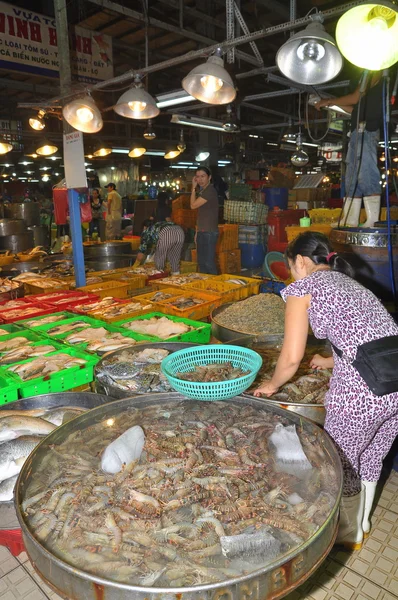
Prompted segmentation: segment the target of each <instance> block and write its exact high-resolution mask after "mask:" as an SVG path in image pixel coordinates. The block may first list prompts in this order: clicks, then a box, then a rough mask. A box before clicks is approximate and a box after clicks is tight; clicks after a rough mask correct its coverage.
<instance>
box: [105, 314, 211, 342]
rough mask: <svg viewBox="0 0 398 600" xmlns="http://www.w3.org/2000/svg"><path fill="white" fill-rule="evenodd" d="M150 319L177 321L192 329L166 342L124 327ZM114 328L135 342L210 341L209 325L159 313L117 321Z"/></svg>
mask: <svg viewBox="0 0 398 600" xmlns="http://www.w3.org/2000/svg"><path fill="white" fill-rule="evenodd" d="M151 317H167V318H168V319H170V321H177V322H179V323H185V324H186V325H190V326H191V327H193V328H194V329H192V330H191V331H187V333H181V334H180V335H174V336H172V337H170V338H167V339H166V340H163V339H161V338H158V337H156V336H154V335H144V334H141V333H136V332H135V331H132V330H131V329H128V328H127V327H126V324H128V323H131V322H132V321H139V320H143V319H150V318H151ZM114 328H115V329H117V331H119V332H120V333H124V334H127V335H128V336H129V337H132V338H133V339H134V340H136V341H137V342H193V343H196V344H207V343H208V342H209V340H210V335H211V324H210V323H202V322H201V321H192V320H191V319H184V318H183V317H173V316H171V315H165V314H163V313H160V312H153V313H148V314H146V315H142V316H140V317H133V318H132V319H125V320H123V321H117V323H115V324H114Z"/></svg>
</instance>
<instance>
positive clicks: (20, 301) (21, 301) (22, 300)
mask: <svg viewBox="0 0 398 600" xmlns="http://www.w3.org/2000/svg"><path fill="white" fill-rule="evenodd" d="M11 302H13V303H18V306H22V307H23V306H25V305H26V304H30V301H29V300H28V298H16V299H15V300H4V302H0V310H8V308H4V306H6V305H7V304H9V303H11Z"/></svg>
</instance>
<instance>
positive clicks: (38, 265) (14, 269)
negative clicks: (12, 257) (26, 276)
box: [0, 261, 48, 277]
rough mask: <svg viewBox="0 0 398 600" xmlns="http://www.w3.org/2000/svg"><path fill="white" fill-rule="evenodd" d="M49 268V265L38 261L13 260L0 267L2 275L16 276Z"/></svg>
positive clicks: (0, 274) (0, 275)
mask: <svg viewBox="0 0 398 600" xmlns="http://www.w3.org/2000/svg"><path fill="white" fill-rule="evenodd" d="M46 268H48V265H46V264H45V263H42V262H38V261H31V262H30V261H28V262H25V261H21V262H13V263H10V264H9V265H5V266H4V267H1V268H0V277H16V276H17V275H20V274H21V273H30V272H32V273H40V272H41V271H44V270H45V269H46Z"/></svg>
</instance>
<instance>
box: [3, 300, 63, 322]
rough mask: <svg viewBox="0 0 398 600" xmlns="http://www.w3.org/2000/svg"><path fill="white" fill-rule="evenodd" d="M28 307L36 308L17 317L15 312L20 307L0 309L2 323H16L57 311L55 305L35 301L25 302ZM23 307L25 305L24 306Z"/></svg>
mask: <svg viewBox="0 0 398 600" xmlns="http://www.w3.org/2000/svg"><path fill="white" fill-rule="evenodd" d="M25 306H26V308H31V307H33V308H35V309H36V310H35V312H32V313H30V314H28V315H21V316H18V317H16V316H15V313H16V311H17V310H19V309H15V308H11V309H9V310H2V311H0V322H1V323H16V322H17V321H23V320H24V319H33V318H34V317H42V316H44V315H50V314H51V313H53V312H57V311H56V310H54V307H53V306H48V305H47V304H44V303H40V304H34V303H33V302H29V303H27V304H25ZM22 308H23V307H22ZM60 310H61V309H60Z"/></svg>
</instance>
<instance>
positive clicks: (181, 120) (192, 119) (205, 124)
mask: <svg viewBox="0 0 398 600" xmlns="http://www.w3.org/2000/svg"><path fill="white" fill-rule="evenodd" d="M171 123H176V124H177V125H188V126H190V127H199V128H200V129H211V130H213V131H222V132H223V133H225V130H224V128H223V126H222V121H216V120H214V119H206V118H204V117H196V116H192V115H178V114H173V115H172V116H171ZM232 133H235V132H232Z"/></svg>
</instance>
